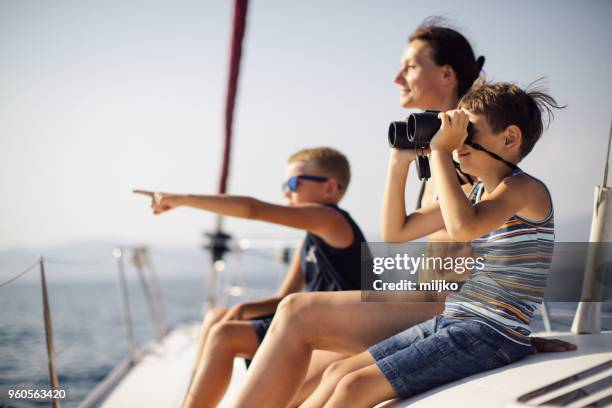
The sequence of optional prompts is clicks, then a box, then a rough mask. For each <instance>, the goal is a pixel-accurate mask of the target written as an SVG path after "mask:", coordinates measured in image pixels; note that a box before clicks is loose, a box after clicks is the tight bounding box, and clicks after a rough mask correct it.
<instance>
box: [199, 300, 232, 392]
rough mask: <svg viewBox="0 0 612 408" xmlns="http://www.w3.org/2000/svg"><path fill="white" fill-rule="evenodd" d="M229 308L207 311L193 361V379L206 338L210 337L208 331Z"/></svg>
mask: <svg viewBox="0 0 612 408" xmlns="http://www.w3.org/2000/svg"><path fill="white" fill-rule="evenodd" d="M228 310H229V309H228V308H227V307H213V308H211V309H209V310H208V311H207V312H206V315H205V316H204V320H203V321H202V327H201V328H200V337H199V339H198V350H197V351H196V357H195V360H194V363H193V369H192V371H191V381H193V376H194V374H195V372H196V371H197V370H198V365H199V364H200V359H201V358H202V352H203V350H204V345H205V344H206V338H207V337H208V333H209V332H210V328H211V327H212V326H213V325H214V324H215V323H217V322H219V321H221V320H222V319H223V316H225V314H226V313H227V311H228Z"/></svg>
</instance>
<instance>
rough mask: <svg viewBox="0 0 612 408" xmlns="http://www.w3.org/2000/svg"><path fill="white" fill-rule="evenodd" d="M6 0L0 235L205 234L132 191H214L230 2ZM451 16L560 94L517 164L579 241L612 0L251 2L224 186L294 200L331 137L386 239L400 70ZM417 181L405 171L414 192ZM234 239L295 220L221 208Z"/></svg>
mask: <svg viewBox="0 0 612 408" xmlns="http://www.w3.org/2000/svg"><path fill="white" fill-rule="evenodd" d="M231 3H232V2H230V1H228V0H223V1H221V0H220V1H212V0H207V1H193V0H185V1H175V2H169V1H165V2H162V1H154V0H151V1H116V0H104V1H93V0H90V1H77V0H72V1H68V0H55V1H52V2H50V1H46V0H39V1H35V0H26V1H24V0H0V197H1V199H0V249H15V248H21V249H34V248H44V247H48V246H58V245H66V244H71V243H72V244H74V243H81V242H85V241H96V240H105V241H113V242H118V243H139V244H140V243H141V244H152V245H168V246H185V247H196V246H199V245H201V243H202V240H203V238H202V235H203V233H204V232H205V231H207V230H211V229H212V228H213V224H214V216H212V215H211V214H208V213H204V212H200V211H196V210H192V209H178V210H175V211H172V212H170V213H167V214H163V215H161V216H153V215H152V214H151V213H150V208H149V202H148V201H147V200H146V199H145V198H143V197H140V196H135V195H133V194H131V190H132V189H133V188H143V189H151V190H160V191H168V192H182V193H200V194H212V193H215V192H216V190H217V183H218V176H219V169H220V159H221V153H222V151H221V149H222V144H221V143H222V136H223V132H222V129H223V109H224V99H225V87H226V81H227V64H228V52H229V37H230V30H231V12H232V10H231V6H232V4H231ZM431 15H439V16H443V17H445V18H447V19H448V21H449V22H450V24H452V25H453V26H454V27H455V28H457V29H459V30H460V31H461V32H462V33H464V34H465V35H466V37H467V38H468V39H469V40H470V41H471V42H472V44H473V46H474V49H475V52H476V54H477V55H484V56H485V57H486V63H485V66H484V70H485V73H486V75H487V77H488V78H489V79H491V80H498V81H513V82H516V83H517V84H519V85H523V86H524V85H527V84H528V83H530V82H531V81H533V80H535V79H537V78H539V77H542V76H546V77H547V78H548V79H547V85H548V88H549V90H550V92H551V94H552V95H553V96H554V97H555V98H556V99H557V101H559V102H560V103H562V104H567V108H566V109H564V110H562V111H559V112H558V113H557V114H556V118H555V120H554V121H553V122H552V124H551V125H550V127H549V128H548V130H547V131H546V132H545V133H544V135H543V138H542V140H541V141H540V142H539V143H538V144H537V145H536V147H535V148H534V150H533V152H532V153H531V155H530V156H529V157H527V158H526V159H525V160H524V161H523V162H522V163H521V167H522V168H524V169H525V170H526V171H528V172H529V173H531V174H533V175H534V176H536V177H538V178H540V179H541V180H543V181H544V182H545V183H546V184H547V185H548V187H549V189H550V190H551V192H552V195H553V202H554V207H555V216H556V233H557V240H560V241H580V240H586V239H587V237H588V230H589V225H590V219H591V213H592V202H593V190H594V186H595V185H596V184H600V183H601V180H602V179H603V166H604V163H605V160H606V158H605V148H606V145H607V138H608V133H609V127H610V120H611V113H612V92H611V91H612V80H611V79H610V67H611V66H612V53H610V42H611V40H612V25H610V24H609V22H610V21H612V2H609V1H603V0H602V1H596V0H593V1H589V2H580V3H576V2H573V1H557V0H554V1H553V0H548V1H538V2H531V1H515V2H513V3H512V4H511V5H510V3H508V2H506V1H469V2H457V1H446V0H441V1H437V2H428V1H421V2H417V1H395V0H389V1H385V2H380V1H374V0H371V1H344V0H338V1H333V2H330V1H308V2H298V1H280V0H279V1H276V0H266V1H257V0H252V1H251V3H250V5H249V11H248V22H247V32H246V36H245V41H244V44H243V46H244V53H243V60H242V67H241V77H240V84H239V94H238V99H237V107H236V116H235V125H234V137H235V138H234V147H233V154H232V162H233V163H232V168H231V173H230V179H229V193H232V194H240V195H250V196H254V197H256V198H259V199H263V200H267V201H271V202H275V203H283V197H282V193H281V190H280V185H281V183H282V181H283V177H284V167H285V163H286V159H287V157H288V156H289V155H290V154H291V153H293V152H295V151H297V150H299V149H301V148H303V147H314V146H320V145H327V146H333V147H336V148H338V149H340V150H342V151H343V152H345V153H346V154H347V156H348V157H349V160H350V161H351V164H352V170H353V179H352V183H351V185H350V187H349V189H348V192H347V195H346V197H345V199H344V200H343V202H342V203H341V205H342V206H343V207H344V208H346V209H347V210H349V211H350V212H351V213H352V214H353V216H354V217H355V219H356V220H357V221H358V222H359V223H360V225H361V226H362V229H363V230H364V231H365V232H366V235H367V236H368V238H369V239H372V240H379V239H380V236H379V225H380V224H379V222H380V221H379V220H380V205H381V198H382V193H383V187H384V182H385V176H386V166H387V158H388V146H387V143H386V130H387V126H388V123H389V122H390V121H392V120H398V119H401V118H403V117H405V116H406V115H407V113H408V111H406V110H404V109H402V108H401V107H400V106H399V92H398V89H397V86H396V85H395V84H393V82H392V79H393V77H394V75H395V73H396V71H397V69H398V68H399V61H400V56H401V54H402V51H403V48H404V47H405V44H406V39H407V37H408V35H409V34H410V33H411V32H412V31H413V30H414V29H415V28H416V27H417V26H418V24H419V23H420V22H422V21H423V20H424V19H425V18H426V17H428V16H431ZM416 191H417V183H416V179H415V177H414V175H413V177H411V178H410V180H409V187H408V191H407V197H408V206H409V207H412V206H413V205H414V202H415V199H416ZM225 228H226V229H227V230H228V231H229V232H230V233H231V234H233V235H235V236H236V237H240V238H242V237H297V236H299V235H300V233H299V232H298V231H295V230H291V229H289V228H285V227H279V226H273V225H267V224H264V223H261V222H254V221H247V220H235V219H232V220H227V221H226V222H225Z"/></svg>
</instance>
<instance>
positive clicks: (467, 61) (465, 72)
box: [408, 17, 485, 98]
mask: <svg viewBox="0 0 612 408" xmlns="http://www.w3.org/2000/svg"><path fill="white" fill-rule="evenodd" d="M414 40H422V41H425V42H427V44H428V45H429V48H430V49H431V57H432V59H433V61H434V62H435V63H436V65H438V66H442V65H450V66H451V67H452V68H453V71H455V75H456V76H457V96H458V97H459V98H461V97H462V96H463V95H464V94H465V93H466V92H467V91H468V90H469V89H470V87H471V86H472V84H473V83H474V81H475V80H476V79H477V78H478V76H479V75H480V71H481V70H482V66H483V65H484V62H485V57H484V56H482V55H481V56H480V57H478V58H477V59H476V58H475V56H474V51H473V50H472V46H471V45H470V43H469V41H468V40H467V39H466V38H465V37H464V36H463V35H462V34H461V33H459V32H457V31H456V30H453V29H452V28H449V27H447V26H446V25H445V22H444V20H443V19H441V18H440V17H429V18H428V19H426V20H425V21H424V22H423V23H422V24H421V25H420V26H419V27H418V28H417V29H416V30H415V31H414V32H413V33H412V34H411V35H410V37H408V41H410V42H411V41H414Z"/></svg>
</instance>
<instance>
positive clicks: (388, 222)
mask: <svg viewBox="0 0 612 408" xmlns="http://www.w3.org/2000/svg"><path fill="white" fill-rule="evenodd" d="M414 159H415V152H414V151H413V150H398V149H391V156H390V159H389V170H388V173H387V184H386V186H385V194H384V197H383V205H382V214H381V220H382V222H381V236H382V238H383V240H384V241H386V242H406V241H412V240H414V239H417V238H421V237H423V236H426V235H428V234H431V233H432V232H435V231H438V230H440V229H442V228H444V221H443V219H442V215H441V213H440V208H439V206H438V204H437V203H432V204H429V205H427V206H425V207H422V208H419V209H418V210H416V211H415V212H413V213H412V214H410V215H408V216H407V215H406V202H405V198H404V196H405V193H406V179H407V177H408V169H409V167H410V163H411V162H412V161H414Z"/></svg>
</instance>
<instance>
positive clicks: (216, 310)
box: [204, 307, 227, 322]
mask: <svg viewBox="0 0 612 408" xmlns="http://www.w3.org/2000/svg"><path fill="white" fill-rule="evenodd" d="M225 313H227V308H226V307H213V308H211V309H208V310H207V311H206V314H205V315H204V321H212V322H216V321H218V320H220V319H221V318H223V315H225Z"/></svg>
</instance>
